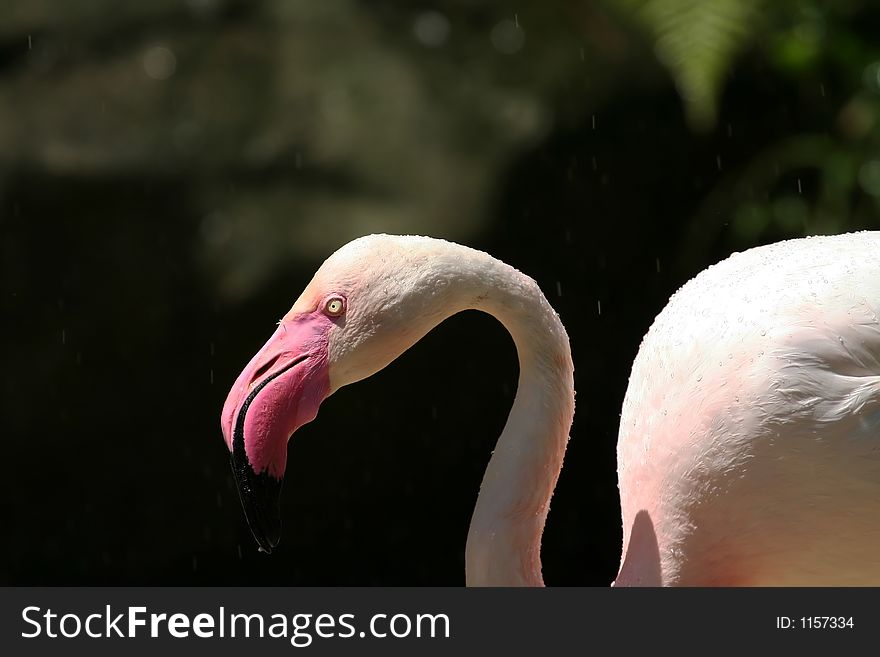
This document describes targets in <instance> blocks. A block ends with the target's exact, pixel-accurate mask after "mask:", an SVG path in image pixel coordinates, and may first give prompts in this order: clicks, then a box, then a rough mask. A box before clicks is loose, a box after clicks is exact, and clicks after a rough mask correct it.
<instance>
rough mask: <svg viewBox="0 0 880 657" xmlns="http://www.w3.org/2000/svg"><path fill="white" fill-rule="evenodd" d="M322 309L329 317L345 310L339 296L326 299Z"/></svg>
mask: <svg viewBox="0 0 880 657" xmlns="http://www.w3.org/2000/svg"><path fill="white" fill-rule="evenodd" d="M324 310H325V311H326V313H327V314H328V315H330V316H331V317H337V316H339V315H341V314H342V311H343V310H345V304H344V303H343V302H342V299H340V298H339V297H332V298H330V299H327V303H326V304H324Z"/></svg>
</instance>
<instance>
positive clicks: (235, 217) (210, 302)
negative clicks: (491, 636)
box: [0, 0, 880, 585]
mask: <svg viewBox="0 0 880 657" xmlns="http://www.w3.org/2000/svg"><path fill="white" fill-rule="evenodd" d="M520 4H523V5H525V4H526V3H520ZM528 4H529V5H536V4H538V3H528ZM540 4H541V8H540V9H539V8H537V7H533V6H530V7H525V6H517V4H516V3H509V2H500V1H495V0H480V1H468V2H465V1H464V0H449V1H447V2H437V3H435V4H425V5H421V4H419V3H416V4H412V3H403V2H390V1H385V2H369V3H368V2H357V1H355V0H323V1H322V2H285V1H283V0H264V1H262V2H244V1H243V0H242V1H240V2H239V1H236V0H191V1H190V2H177V1H175V2H172V1H170V0H158V1H156V2H151V3H142V2H134V1H115V0H114V1H112V2H111V1H110V0H89V1H87V2H86V1H84V2H79V3H51V2H48V0H46V1H39V2H37V1H34V2H26V1H25V0H13V1H12V2H4V3H3V5H2V7H0V249H2V269H0V272H2V279H0V308H2V323H0V331H2V332H3V337H2V342H0V358H2V360H0V363H2V401H0V404H2V406H0V409H2V415H0V418H2V421H3V446H4V452H3V476H2V483H0V496H2V500H3V501H2V503H0V509H2V528H3V539H4V540H3V541H2V548H0V550H2V552H0V583H5V584H27V585H34V584H166V585H169V584H196V583H200V584H246V583H253V584H318V585H324V584H327V585H330V584H385V585H398V584H399V585H416V584H435V585H436V584H450V585H459V584H463V583H464V545H465V537H466V534H467V527H468V522H469V520H470V513H471V511H472V508H473V504H474V501H475V499H476V493H477V490H478V486H479V482H480V479H481V476H482V473H483V470H484V468H485V465H486V463H487V461H488V458H489V455H490V452H491V450H492V448H493V444H494V441H495V439H496V437H497V436H498V435H499V433H500V431H501V429H502V427H503V424H504V420H505V418H506V414H507V411H508V409H509V406H510V404H511V402H512V399H513V395H514V392H515V385H516V376H517V369H516V367H517V366H516V356H515V352H514V348H513V344H512V341H511V340H510V338H509V337H508V336H507V334H506V333H505V331H504V330H503V328H502V327H501V326H500V325H499V324H498V323H497V322H495V321H494V320H492V319H491V318H489V317H487V316H484V315H480V314H478V313H474V312H470V313H464V314H462V315H460V316H457V317H454V318H452V319H451V320H449V321H447V322H446V323H444V324H443V325H441V326H440V327H438V328H437V329H436V330H435V331H434V332H432V333H431V334H430V335H428V336H427V337H426V338H425V339H424V340H422V342H420V343H419V344H418V345H416V346H415V347H414V348H413V349H411V350H410V351H409V352H407V353H406V354H405V355H404V356H403V357H401V358H400V359H399V360H398V361H396V362H395V363H393V364H392V365H391V366H389V367H388V368H387V369H386V370H384V371H383V372H381V373H379V374H377V375H376V376H374V377H372V378H371V379H370V380H369V381H365V382H362V383H360V384H357V385H355V386H352V387H349V388H346V389H343V390H341V391H339V392H338V393H337V394H336V395H334V396H333V397H331V398H330V399H328V400H327V401H326V402H325V403H324V404H323V406H322V408H321V412H320V414H319V417H318V419H317V420H316V421H315V422H314V423H312V424H311V425H308V426H307V427H305V428H303V429H302V430H301V431H300V432H298V433H297V435H296V436H295V438H294V439H293V440H292V441H291V443H290V457H289V462H288V471H287V476H286V482H285V491H284V493H285V494H284V498H283V504H284V522H285V529H284V536H283V540H282V544H281V546H280V549H278V550H277V551H276V552H274V553H273V554H272V555H271V556H268V557H267V556H265V555H261V554H258V553H257V551H256V545H255V543H254V541H253V539H252V538H251V536H250V533H249V530H248V528H247V524H246V522H245V519H244V515H243V513H242V511H241V509H240V506H239V501H238V499H237V494H236V492H235V490H234V487H233V482H232V478H231V473H230V470H229V465H228V456H227V452H226V448H225V446H224V444H223V441H222V438H221V435H220V430H219V414H220V409H221V407H222V403H223V400H224V399H225V396H226V393H227V391H228V389H229V386H230V385H231V384H232V382H233V380H234V379H235V377H236V375H237V374H238V372H239V371H240V369H241V368H242V367H243V366H244V365H245V363H246V362H247V361H248V359H249V358H250V357H251V355H252V354H253V353H254V352H255V351H256V349H258V348H259V347H260V346H261V345H262V344H263V342H264V341H265V340H266V339H267V338H268V336H269V335H270V334H271V333H272V331H273V329H274V324H275V322H276V321H277V320H278V319H279V318H280V317H281V315H283V314H284V313H285V312H286V310H287V309H288V308H289V306H290V305H291V304H292V302H293V301H294V299H295V298H296V297H297V296H298V294H299V292H300V291H301V289H302V288H303V287H304V285H305V284H306V283H307V282H308V280H309V278H310V276H311V274H312V273H313V272H314V270H315V269H316V267H317V266H318V265H319V264H320V262H321V261H322V260H323V259H324V258H325V257H326V256H327V255H329V254H330V253H331V252H332V251H333V250H335V249H336V248H338V247H339V246H340V245H341V244H343V243H345V242H346V241H348V240H349V239H352V238H354V237H357V236H359V235H362V234H366V233H371V232H397V233H418V234H429V235H433V236H438V237H446V238H449V239H453V240H456V241H459V242H463V243H466V244H468V245H470V246H474V247H477V248H480V249H483V250H486V251H488V252H490V253H492V254H493V255H495V256H496V257H498V258H501V259H503V260H505V261H506V262H509V263H510V264H512V265H514V266H516V267H517V268H519V269H521V270H522V271H524V272H526V273H528V274H530V275H532V276H533V277H535V278H536V279H537V280H538V282H539V283H540V284H541V287H542V288H543V289H544V291H545V293H546V294H547V296H548V298H549V299H550V300H551V302H552V303H553V305H554V306H555V307H556V309H557V310H558V311H559V313H560V315H561V317H562V319H563V321H564V323H565V324H566V326H567V328H568V331H569V334H570V336H571V337H572V348H573V352H574V358H575V367H576V388H577V413H576V418H575V424H574V427H573V429H572V433H571V442H570V445H569V450H568V453H567V455H566V459H565V467H564V469H563V472H562V475H561V478H560V481H559V485H558V488H557V490H556V494H555V495H554V498H553V503H552V509H551V512H550V516H549V519H548V523H547V528H546V531H545V534H544V542H543V553H542V554H543V561H544V576H545V580H546V582H547V583H548V584H551V585H560V584H593V585H607V584H608V583H609V582H611V581H612V580H613V578H614V575H615V573H616V569H617V565H618V560H619V555H620V547H621V546H620V541H621V527H620V519H619V505H618V497H617V488H616V473H615V456H614V446H615V440H616V433H617V421H618V413H619V409H620V405H621V401H622V399H623V395H624V392H625V389H626V383H627V376H628V373H629V367H630V364H631V363H632V360H633V357H634V356H635V354H636V351H637V348H638V345H639V341H640V340H641V337H642V335H643V334H644V333H645V331H646V330H647V328H648V326H649V325H650V323H651V321H652V319H653V317H654V316H655V315H656V314H657V313H658V312H659V311H660V309H661V308H662V307H663V305H664V303H665V302H666V300H667V299H668V297H669V295H670V294H671V293H672V292H674V291H675V290H676V289H677V288H678V287H679V286H680V285H681V284H682V283H683V282H684V281H685V280H687V279H688V278H690V277H691V276H693V275H694V274H696V273H697V272H698V271H699V270H701V269H702V268H704V267H705V266H707V265H709V264H711V263H713V262H716V261H717V260H719V259H721V258H724V257H726V256H727V255H729V254H730V253H731V252H732V251H737V250H742V249H745V248H749V247H750V246H754V245H757V244H761V243H766V242H770V241H774V240H776V239H783V238H787V237H797V236H802V235H805V234H814V233H828V232H842V231H845V230H852V229H856V228H870V227H875V228H876V227H877V226H878V225H880V221H878V205H880V149H878V143H880V127H878V121H877V119H878V111H880V43H878V38H877V36H876V35H878V34H880V7H878V6H877V5H876V3H870V2H858V1H856V0H851V1H841V2H821V1H819V0H802V1H794V0H782V1H780V2H769V1H768V2H761V1H759V0H726V1H725V0H715V1H714V2H705V3H696V5H698V6H699V7H701V8H697V9H695V8H694V7H693V6H692V5H694V3H691V2H688V1H687V0H617V1H614V0H606V1H602V2H598V1H595V0H581V1H578V2H574V1H572V0H554V1H552V2H551V1H548V2H545V3H540ZM600 310H601V312H600ZM453 353H454V354H455V356H454V357H451V356H450V355H451V354H453Z"/></svg>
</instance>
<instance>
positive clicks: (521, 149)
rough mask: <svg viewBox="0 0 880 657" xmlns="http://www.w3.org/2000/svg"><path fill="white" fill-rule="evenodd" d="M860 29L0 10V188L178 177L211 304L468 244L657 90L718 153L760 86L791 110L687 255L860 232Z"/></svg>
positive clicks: (136, 8) (845, 17) (572, 17)
mask: <svg viewBox="0 0 880 657" xmlns="http://www.w3.org/2000/svg"><path fill="white" fill-rule="evenodd" d="M876 14H877V10H876V8H874V7H873V6H872V5H871V3H869V2H867V1H859V0H841V1H831V0H780V1H779V2H773V3H771V2H764V1H762V0H553V1H548V2H544V3H532V4H531V5H529V6H523V7H517V6H514V5H511V4H510V3H509V2H507V1H502V0H479V1H473V2H471V1H468V2H466V1H465V0H447V1H446V2H443V3H439V4H437V5H436V6H434V7H428V6H416V5H411V4H410V3H400V2H392V1H389V0H376V1H374V2H359V1H357V0H322V2H319V3H316V2H307V1H306V0H262V1H261V2H246V1H245V0H187V1H183V0H157V1H155V2H150V3H143V2H135V1H134V0H126V1H120V0H84V1H83V2H77V3H75V4H70V3H57V2H50V1H49V0H29V1H27V2H25V1H23V0H22V1H15V2H5V3H3V4H2V6H0V47H2V53H0V54H2V56H3V58H4V62H3V66H2V69H0V192H2V190H3V187H4V182H3V180H4V176H5V177H6V179H8V178H9V176H10V175H12V174H16V175H22V173H24V175H27V176H31V177H33V176H37V177H39V176H46V177H50V178H78V179H83V180H84V179H89V180H100V179H105V180H113V179H115V178H119V177H120V176H122V177H128V178H132V179H137V178H142V179H145V180H146V179H157V180H170V179H182V180H185V181H186V182H185V184H184V185H183V189H182V192H181V193H182V197H181V199H180V203H181V205H182V206H184V207H186V208H187V212H188V213H189V214H190V215H191V216H192V217H193V220H194V221H196V222H198V224H199V229H198V233H199V235H200V251H199V255H198V257H199V260H200V261H201V262H202V263H203V267H204V270H205V272H206V274H207V276H208V278H210V280H212V281H214V282H215V285H216V288H217V293H218V295H220V296H221V297H224V298H233V299H234V298H243V297H245V296H247V295H248V294H249V292H250V291H251V290H253V289H254V286H256V285H258V284H260V282H261V281H264V280H266V279H267V277H269V276H271V275H272V274H273V272H275V271H277V269H278V268H279V267H282V266H283V265H284V263H285V262H289V261H290V259H291V258H301V259H303V258H304V259H314V258H317V257H318V256H319V254H325V253H327V252H329V251H330V250H332V249H333V248H334V247H336V246H338V245H339V244H340V243H342V242H344V241H346V240H348V239H351V238H353V237H355V236H357V235H360V234H364V233H368V232H377V231H388V232H431V233H433V234H435V235H438V236H441V237H447V238H451V239H457V240H462V241H469V240H473V239H475V238H476V237H478V236H479V235H480V234H481V233H482V232H483V231H485V230H486V222H487V221H488V218H489V214H490V212H489V210H490V206H491V204H492V202H493V200H494V199H495V198H496V194H497V193H498V188H499V185H500V184H501V180H502V179H503V176H504V174H505V172H506V171H507V170H508V168H509V167H510V166H511V164H512V163H513V162H514V161H515V159H516V158H517V157H519V156H520V155H522V154H523V153H525V152H527V151H528V150H529V149H533V148H535V147H537V146H539V145H540V144H541V143H542V141H543V140H545V139H546V138H547V137H548V135H550V134H552V133H553V132H554V131H557V130H565V129H570V128H571V127H572V126H577V125H583V124H588V123H590V122H592V125H593V129H595V125H596V116H597V115H599V116H600V117H601V115H602V113H603V112H604V111H606V108H611V107H615V106H616V105H618V104H620V103H625V102H626V98H627V97H628V95H631V94H633V93H639V91H638V90H639V89H654V90H656V89H658V88H659V89H662V87H663V86H668V85H670V84H674V85H675V87H676V89H677V91H678V93H679V94H680V96H681V99H682V106H683V111H684V113H685V114H686V115H687V117H688V118H689V121H690V125H691V126H692V128H693V129H694V131H695V132H696V136H695V137H694V139H695V140H700V139H709V138H712V135H713V134H717V133H719V132H720V133H724V132H725V131H727V132H728V133H729V134H728V137H730V138H732V139H735V138H736V137H737V136H738V135H737V130H738V129H739V126H730V125H729V123H727V121H726V119H725V96H726V95H729V94H731V93H738V94H742V93H749V90H748V89H747V88H746V89H744V90H742V89H740V90H737V91H735V92H734V91H731V85H733V86H735V85H736V81H737V79H738V78H737V76H738V75H739V76H741V77H740V78H739V79H743V78H747V77H748V76H749V75H750V73H749V70H757V69H761V70H762V71H765V73H762V75H765V74H766V69H768V68H769V69H770V70H771V74H772V75H773V76H775V78H776V79H777V80H778V84H780V85H788V86H789V87H792V86H793V87H795V88H796V89H797V93H799V94H800V95H801V97H802V99H803V106H804V108H805V109H804V115H803V116H791V117H789V119H788V120H789V122H790V127H788V128H786V127H782V128H780V129H779V130H777V132H785V133H787V135H786V137H785V138H784V139H783V140H781V141H779V142H778V143H771V144H766V145H765V146H762V147H761V148H760V150H759V151H756V152H754V153H753V154H752V156H751V158H750V159H751V163H749V164H747V165H746V166H744V167H738V168H737V169H735V170H727V169H724V170H723V177H722V179H721V180H720V181H719V183H718V185H717V187H716V188H715V189H714V190H713V191H712V192H711V193H710V194H709V195H708V196H707V197H706V198H702V199H698V200H699V203H700V207H701V209H699V210H698V211H697V212H696V213H695V214H694V216H693V217H691V218H690V220H689V222H688V223H689V225H690V232H691V234H692V238H691V239H692V248H693V249H695V250H699V249H703V248H704V247H705V246H706V245H707V244H709V243H712V242H713V241H715V240H717V239H719V235H720V234H721V233H723V228H724V227H725V226H727V225H731V226H732V229H733V230H732V233H733V235H734V238H733V239H734V241H736V242H737V244H734V246H742V245H744V244H745V245H747V244H748V243H750V242H756V241H760V240H762V239H769V238H773V237H779V236H786V235H797V234H803V233H810V232H832V231H840V230H845V229H847V228H850V227H857V226H864V225H873V223H874V218H875V217H876V214H877V210H878V203H880V155H878V138H880V127H878V126H880V124H878V121H877V113H878V111H880V49H878V41H877V38H876V34H877V32H876V30H872V29H869V28H868V27H867V26H873V27H876V21H877V15H876ZM872 21H873V22H872ZM664 69H665V70H666V71H667V72H668V74H664V73H663V71H664ZM768 109H769V108H766V107H755V108H754V112H755V114H756V115H761V114H762V113H765V112H767V111H768ZM760 121H761V119H760V118H756V122H758V123H760ZM600 125H601V118H600ZM646 147H650V144H649V143H646ZM718 168H719V169H721V168H722V162H721V158H720V156H719V164H718ZM7 193H9V190H7ZM9 207H10V204H9V203H7V204H6V208H7V210H8V208H9Z"/></svg>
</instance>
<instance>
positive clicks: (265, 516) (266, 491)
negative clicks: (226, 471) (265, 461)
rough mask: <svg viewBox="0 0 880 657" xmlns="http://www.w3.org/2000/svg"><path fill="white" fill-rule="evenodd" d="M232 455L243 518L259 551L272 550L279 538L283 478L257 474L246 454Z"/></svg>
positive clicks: (269, 552) (262, 473)
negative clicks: (240, 456)
mask: <svg viewBox="0 0 880 657" xmlns="http://www.w3.org/2000/svg"><path fill="white" fill-rule="evenodd" d="M243 451H244V450H242V452H243ZM236 456H237V455H236V454H235V453H234V452H233V454H232V472H233V474H234V475H235V483H236V484H237V487H238V496H239V498H240V499H241V506H242V508H243V509H244V515H245V518H247V521H248V526H249V527H250V529H251V533H252V534H253V535H254V539H255V540H256V541H257V545H258V546H259V550H260V552H265V553H266V554H272V550H273V548H275V547H277V546H278V543H280V542H281V486H282V484H283V482H284V480H283V479H276V478H275V477H273V476H271V475H270V474H269V473H268V472H261V473H259V474H257V473H255V472H254V470H253V468H252V467H251V465H250V463H249V462H248V460H247V457H244V458H236ZM242 456H243V454H242Z"/></svg>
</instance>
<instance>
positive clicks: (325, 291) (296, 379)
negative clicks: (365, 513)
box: [221, 235, 434, 552]
mask: <svg viewBox="0 0 880 657" xmlns="http://www.w3.org/2000/svg"><path fill="white" fill-rule="evenodd" d="M424 240H425V238H409V237H395V236H387V235H382V236H379V235H373V236H369V237H365V238H360V239H358V240H355V241H353V242H350V243H349V244H347V245H346V246H344V247H342V248H341V249H340V250H339V251H337V252H336V253H334V254H333V255H332V256H330V258H328V259H327V261H325V262H324V264H323V265H322V266H321V268H320V269H319V270H318V272H317V273H316V274H315V276H314V278H313V279H312V281H311V283H309V285H308V286H307V287H306V289H305V290H304V291H303V293H302V294H301V295H300V297H299V298H298V299H297V301H296V303H294V305H293V307H292V308H291V309H290V311H289V312H288V313H287V314H286V315H285V316H284V317H283V318H282V319H281V321H280V322H279V324H278V328H277V329H276V330H275V332H274V333H273V334H272V337H271V338H269V341H268V342H267V343H266V344H265V345H264V346H263V348H262V349H260V350H259V351H258V352H257V354H256V355H255V356H254V357H253V358H252V359H251V361H250V362H249V363H248V364H247V366H246V367H245V368H244V370H243V371H242V373H241V374H240V375H239V377H238V379H236V381H235V383H234V384H233V386H232V389H231V390H230V392H229V395H228V397H227V399H226V403H225V404H224V406H223V413H222V416H221V425H222V429H223V436H224V438H225V440H226V445H227V447H228V448H229V451H230V453H231V459H232V469H233V472H234V474H235V480H236V484H237V486H238V491H239V495H240V497H241V502H242V506H243V507H244V511H245V515H246V517H247V520H248V524H249V525H250V528H251V531H252V532H253V534H254V538H255V539H256V541H257V543H258V544H259V546H260V548H261V550H262V551H265V552H271V550H272V548H274V547H275V546H276V545H277V544H278V541H279V540H280V537H281V507H280V495H281V484H282V480H283V477H284V471H285V467H286V464H287V442H288V440H289V439H290V437H291V436H292V435H293V433H294V432H295V431H296V430H297V429H298V428H299V427H301V426H302V425H304V424H306V423H307V422H310V421H312V420H313V419H314V418H315V417H316V415H317V413H318V407H319V406H320V405H321V402H322V401H323V400H324V399H326V398H327V397H328V396H329V395H331V394H332V393H333V392H334V391H336V390H338V389H339V388H341V387H342V386H344V385H347V384H349V383H352V382H354V381H358V380H360V379H363V378H366V377H368V376H370V375H371V374H373V373H375V372H377V371H379V370H380V369H382V368H383V367H385V366H386V365H387V364H388V363H390V362H391V361H392V360H394V358H396V357H397V356H398V355H400V354H401V353H403V351H405V350H406V349H407V348H409V347H410V346H411V345H412V344H413V343H415V342H416V341H417V340H418V339H419V338H420V337H421V336H422V335H424V333H426V332H427V330H428V329H429V328H430V326H428V327H427V328H422V329H420V328H419V327H420V326H422V325H423V324H424V323H425V322H426V321H428V318H427V316H428V315H429V313H426V312H425V309H424V308H421V307H419V306H422V305H424V300H421V302H420V301H419V300H420V298H421V297H422V296H423V295H420V294H419V292H418V290H419V288H420V285H419V280H420V279H419V276H418V271H419V270H420V269H424V266H425V264H426V263H427V262H428V259H427V258H426V257H425V255H426V254H425V248H424V247H425V246H426V244H425V243H424ZM430 242H434V240H430ZM419 247H422V248H421V249H420V248H419ZM432 325H433V324H432Z"/></svg>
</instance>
